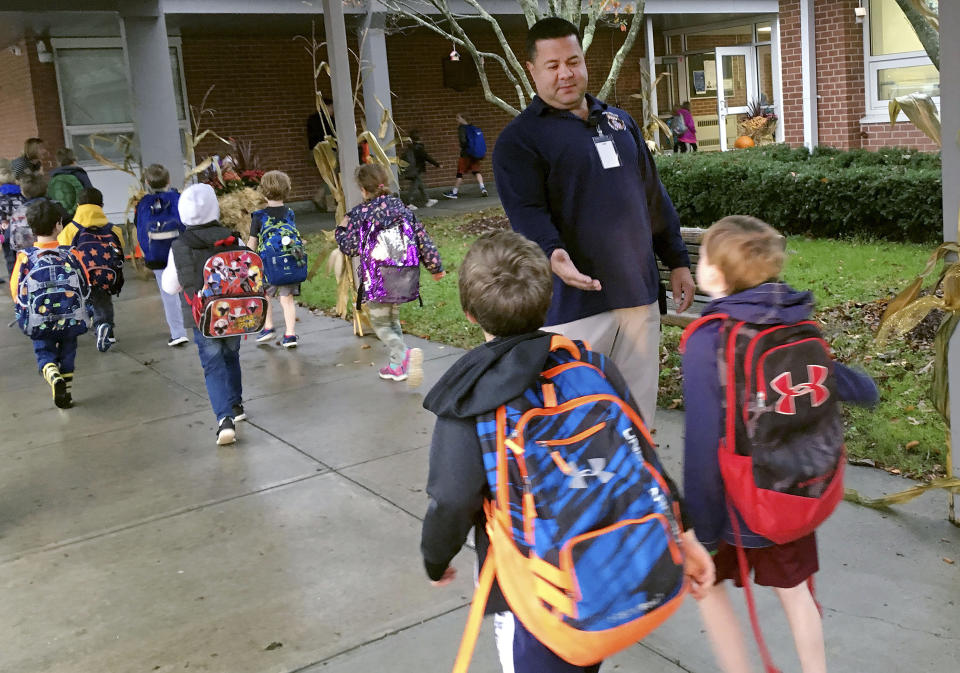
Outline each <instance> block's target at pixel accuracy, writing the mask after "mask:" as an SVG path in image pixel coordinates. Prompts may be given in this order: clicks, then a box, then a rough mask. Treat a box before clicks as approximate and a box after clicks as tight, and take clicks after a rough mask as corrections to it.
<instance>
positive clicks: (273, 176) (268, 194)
mask: <svg viewBox="0 0 960 673" xmlns="http://www.w3.org/2000/svg"><path fill="white" fill-rule="evenodd" d="M260 193H261V194H263V196H264V197H265V198H266V199H267V200H268V201H283V200H284V199H286V198H287V195H288V194H289V193H290V176H289V175H287V174H286V173H284V172H283V171H267V172H266V173H264V174H263V177H262V178H260Z"/></svg>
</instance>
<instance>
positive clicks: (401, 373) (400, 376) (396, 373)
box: [380, 360, 407, 381]
mask: <svg viewBox="0 0 960 673" xmlns="http://www.w3.org/2000/svg"><path fill="white" fill-rule="evenodd" d="M404 362H406V360H404ZM380 378H381V379H386V380H389V381H405V380H406V379H407V370H406V368H405V367H404V366H403V364H399V365H393V364H390V365H387V366H386V367H384V368H383V369H381V370H380Z"/></svg>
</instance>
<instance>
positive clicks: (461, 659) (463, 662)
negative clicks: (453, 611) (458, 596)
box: [453, 549, 496, 673]
mask: <svg viewBox="0 0 960 673" xmlns="http://www.w3.org/2000/svg"><path fill="white" fill-rule="evenodd" d="M495 574H496V567H495V565H494V561H493V549H488V550H487V558H486V559H485V560H484V562H483V567H482V568H481V569H480V579H479V580H478V581H477V588H476V590H475V591H474V592H473V602H471V603H470V614H469V615H468V616H467V625H466V626H465V627H464V628H463V638H462V639H461V640H460V650H459V651H458V652H457V659H456V661H455V662H454V664H453V673H467V669H468V668H470V660H471V659H472V658H473V649H474V647H476V645H477V638H478V637H479V636H480V624H481V623H482V622H483V610H484V608H486V607H487V598H488V597H489V596H490V590H491V589H492V588H493V577H494V575H495Z"/></svg>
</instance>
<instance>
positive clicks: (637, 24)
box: [597, 0, 645, 100]
mask: <svg viewBox="0 0 960 673" xmlns="http://www.w3.org/2000/svg"><path fill="white" fill-rule="evenodd" d="M644 2H645V0H637V9H636V11H635V12H634V14H633V18H632V19H631V20H630V28H629V29H628V30H627V37H626V39H625V40H624V41H623V44H622V45H620V49H618V50H617V54H616V56H614V57H613V63H611V64H610V72H609V73H608V74H607V81H606V82H604V83H603V88H601V89H600V92H599V93H598V94H597V97H598V98H599V99H600V100H606V99H607V98H608V97H609V96H610V92H611V91H612V90H613V87H614V86H615V85H616V83H617V78H618V77H619V76H620V69H621V68H622V67H623V62H624V60H625V59H626V57H627V54H629V53H630V50H631V49H633V44H634V42H636V41H637V35H639V34H640V28H641V27H642V26H643V23H644V21H643V18H644V12H643V10H644V6H645V5H644Z"/></svg>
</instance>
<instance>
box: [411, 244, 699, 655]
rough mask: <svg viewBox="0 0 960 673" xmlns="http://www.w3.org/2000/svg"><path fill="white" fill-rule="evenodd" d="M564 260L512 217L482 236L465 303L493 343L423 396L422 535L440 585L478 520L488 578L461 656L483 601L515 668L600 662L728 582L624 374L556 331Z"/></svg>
mask: <svg viewBox="0 0 960 673" xmlns="http://www.w3.org/2000/svg"><path fill="white" fill-rule="evenodd" d="M552 288H553V274H552V272H551V271H550V262H549V261H548V260H547V258H546V256H544V254H543V251H542V250H540V248H539V246H538V245H537V244H536V243H533V242H532V241H530V240H528V239H526V238H524V237H523V236H522V235H520V234H517V233H515V232H512V231H504V232H496V233H493V234H487V235H484V236H481V237H480V238H479V239H477V241H476V242H475V243H474V244H473V246H471V248H470V250H469V251H468V252H467V255H466V257H465V258H464V260H463V263H462V264H461V266H460V302H461V304H462V305H463V310H464V313H465V314H466V317H467V320H469V321H470V322H472V323H476V324H479V325H480V327H481V328H482V329H483V332H484V337H485V339H486V343H484V344H483V345H481V346H478V347H477V348H475V349H473V350H472V351H470V352H469V353H467V354H466V355H465V356H463V357H462V358H460V360H458V361H457V362H456V363H455V364H454V365H453V366H452V367H451V368H450V369H449V370H448V371H447V372H446V373H445V374H444V375H443V377H442V378H441V379H440V381H439V382H438V383H437V384H436V386H434V388H433V389H432V390H431V391H430V393H429V394H428V395H427V396H426V398H425V399H424V403H423V406H424V407H425V408H426V409H427V410H429V411H431V412H433V413H434V414H436V416H437V421H436V425H435V426H434V431H433V439H432V442H431V446H430V473H429V478H428V481H427V495H428V496H429V505H428V507H427V512H426V516H425V517H424V520H423V532H422V537H421V544H420V550H421V552H422V554H423V561H424V565H425V567H426V572H427V575H428V577H429V578H430V580H432V581H433V583H434V584H435V585H437V586H443V585H446V584H449V583H450V582H451V581H453V580H454V579H455V577H456V572H455V570H454V568H453V567H452V566H450V562H451V561H452V560H453V558H454V557H455V556H456V555H457V553H458V552H459V551H460V549H461V547H462V546H463V544H464V542H465V541H466V538H467V534H468V532H469V531H470V529H471V528H472V529H474V531H475V532H474V535H475V537H474V541H475V547H476V551H477V557H478V562H479V565H480V566H481V567H482V569H481V570H480V574H479V588H478V589H477V592H476V594H475V597H474V602H473V606H472V608H471V613H470V617H468V625H467V630H466V631H465V635H464V639H463V644H462V645H461V651H460V655H458V658H457V665H456V666H455V668H454V671H456V672H457V673H463V672H465V671H466V667H467V663H469V659H470V655H471V654H472V649H473V644H474V643H475V640H476V635H477V632H478V630H479V626H480V619H481V617H482V615H483V614H484V613H486V614H491V613H493V614H494V615H495V616H494V635H495V639H496V644H497V649H498V652H499V655H500V661H501V665H502V668H503V671H504V673H577V672H590V673H594V672H596V671H598V670H599V669H600V664H601V663H602V660H603V659H604V658H605V657H607V656H609V655H611V654H613V653H614V652H616V651H618V650H621V649H624V648H626V647H629V646H631V645H633V644H634V643H635V642H637V641H638V640H639V639H640V638H642V637H643V636H644V635H645V634H646V633H648V632H649V631H651V630H652V629H653V628H656V626H657V625H659V624H660V623H661V622H662V621H663V620H665V619H666V618H668V617H669V616H670V615H671V614H672V613H673V612H674V611H675V610H676V608H677V607H678V606H679V604H680V602H681V600H682V598H683V594H684V593H685V589H686V588H689V589H690V590H691V593H692V594H693V595H694V597H698V596H699V595H700V593H701V591H702V590H705V589H706V587H709V586H710V585H711V584H712V583H713V563H712V562H711V560H710V557H709V555H708V554H707V552H706V550H704V548H703V547H702V546H701V545H700V544H699V543H698V542H697V539H696V537H695V536H694V534H693V532H692V531H687V532H681V530H680V520H681V518H682V514H681V512H680V503H679V500H678V497H679V494H678V491H677V489H676V487H675V486H674V484H673V482H672V481H671V480H670V478H669V477H668V476H667V474H666V473H665V472H664V471H663V469H662V467H661V465H660V463H659V460H658V459H657V456H656V453H655V450H654V444H653V440H652V439H651V437H650V434H649V432H648V431H647V429H646V427H645V425H644V422H643V420H642V418H641V416H640V412H639V410H638V408H637V405H636V402H635V400H634V399H633V397H632V395H631V394H630V391H629V390H628V389H627V386H626V383H625V381H624V379H623V376H622V375H621V374H620V372H619V371H618V370H617V368H616V367H615V366H614V364H613V362H611V361H610V360H609V359H608V358H606V357H605V356H603V355H602V354H600V353H596V352H594V351H591V350H590V349H589V347H588V346H587V345H586V344H584V343H583V342H574V341H570V340H568V339H566V338H564V337H562V336H559V335H554V334H550V333H547V332H544V331H542V329H541V328H542V327H543V324H544V321H545V320H546V315H547V309H548V308H549V307H550V299H551V295H552Z"/></svg>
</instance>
